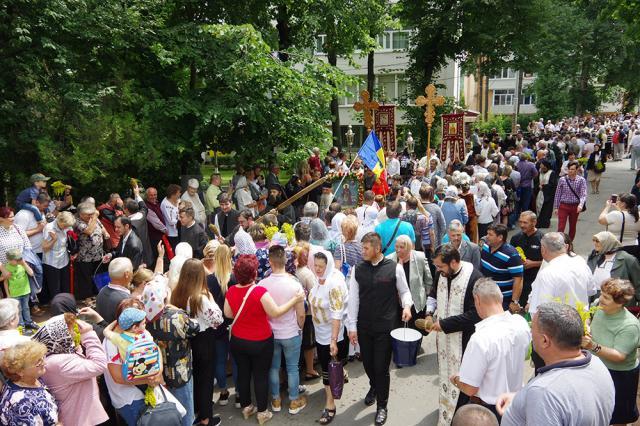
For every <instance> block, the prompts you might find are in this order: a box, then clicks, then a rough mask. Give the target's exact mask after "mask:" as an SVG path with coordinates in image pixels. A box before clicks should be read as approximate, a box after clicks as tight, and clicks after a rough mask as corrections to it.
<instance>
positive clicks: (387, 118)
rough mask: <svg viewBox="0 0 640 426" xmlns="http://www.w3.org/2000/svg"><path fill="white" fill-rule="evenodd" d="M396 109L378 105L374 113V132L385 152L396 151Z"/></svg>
mask: <svg viewBox="0 0 640 426" xmlns="http://www.w3.org/2000/svg"><path fill="white" fill-rule="evenodd" d="M395 110H396V107H395V105H380V107H379V108H378V109H377V110H375V111H374V117H375V125H374V127H375V131H376V135H377V136H378V139H380V143H382V148H383V149H384V151H385V152H389V151H396V148H397V146H396V115H395Z"/></svg>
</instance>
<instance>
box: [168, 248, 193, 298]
mask: <svg viewBox="0 0 640 426" xmlns="http://www.w3.org/2000/svg"><path fill="white" fill-rule="evenodd" d="M192 257H193V248H191V245H190V244H189V243H178V244H177V245H176V251H175V256H173V259H171V262H170V263H169V288H170V289H174V288H175V287H176V285H177V284H178V279H179V278H180V271H181V270H182V265H183V264H184V262H185V261H186V260H187V259H191V258H192Z"/></svg>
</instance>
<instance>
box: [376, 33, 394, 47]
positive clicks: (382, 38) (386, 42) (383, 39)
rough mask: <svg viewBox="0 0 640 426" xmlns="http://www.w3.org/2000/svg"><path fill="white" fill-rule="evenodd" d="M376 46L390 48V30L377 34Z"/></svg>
mask: <svg viewBox="0 0 640 426" xmlns="http://www.w3.org/2000/svg"><path fill="white" fill-rule="evenodd" d="M378 46H380V49H381V50H391V31H385V32H384V33H382V34H380V35H379V36H378Z"/></svg>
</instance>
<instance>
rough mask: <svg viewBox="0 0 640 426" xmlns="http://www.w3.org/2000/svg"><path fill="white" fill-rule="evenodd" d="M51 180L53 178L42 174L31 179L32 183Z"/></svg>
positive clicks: (34, 175)
mask: <svg viewBox="0 0 640 426" xmlns="http://www.w3.org/2000/svg"><path fill="white" fill-rule="evenodd" d="M49 179H51V178H50V177H48V176H45V175H43V174H42V173H35V174H32V175H31V178H30V180H31V183H35V182H40V181H41V180H44V181H47V180H49Z"/></svg>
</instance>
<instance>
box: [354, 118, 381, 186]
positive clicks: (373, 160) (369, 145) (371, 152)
mask: <svg viewBox="0 0 640 426" xmlns="http://www.w3.org/2000/svg"><path fill="white" fill-rule="evenodd" d="M358 157H360V158H361V159H362V162H363V163H364V165H365V166H367V167H368V168H370V169H371V170H372V171H373V173H375V175H376V177H378V178H379V177H380V175H381V174H382V172H383V171H384V170H385V167H386V165H385V160H384V150H383V149H382V145H381V144H380V141H379V140H378V137H377V136H376V132H374V131H373V130H372V131H371V133H369V136H367V139H365V141H364V144H362V148H360V151H359V152H358Z"/></svg>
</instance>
